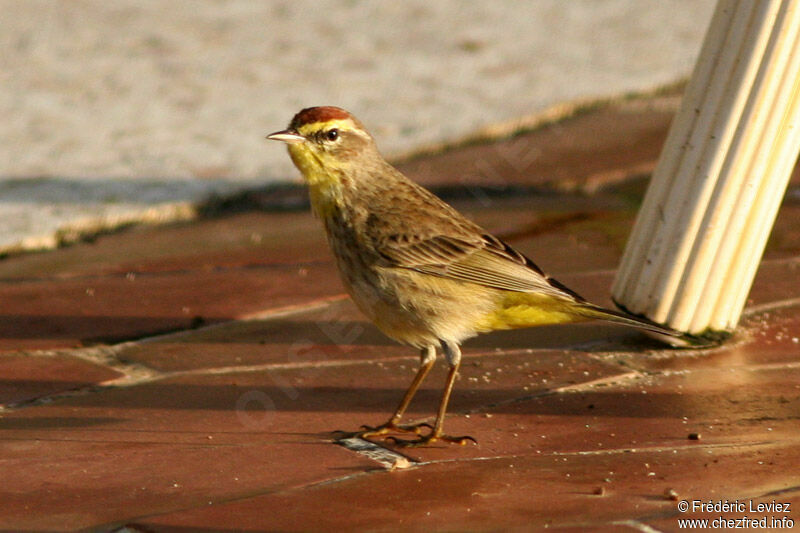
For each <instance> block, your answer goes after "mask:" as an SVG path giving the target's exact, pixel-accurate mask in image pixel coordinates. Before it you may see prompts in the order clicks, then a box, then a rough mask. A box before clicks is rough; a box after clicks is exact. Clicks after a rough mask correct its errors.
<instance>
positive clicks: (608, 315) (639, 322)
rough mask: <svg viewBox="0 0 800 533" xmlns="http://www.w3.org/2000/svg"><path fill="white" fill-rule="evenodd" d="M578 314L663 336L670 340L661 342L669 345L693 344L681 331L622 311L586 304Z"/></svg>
mask: <svg viewBox="0 0 800 533" xmlns="http://www.w3.org/2000/svg"><path fill="white" fill-rule="evenodd" d="M579 313H580V314H581V315H583V316H585V317H586V318H592V319H598V320H606V321H608V322H614V323H617V324H623V325H625V326H632V327H634V328H639V329H643V330H645V331H650V332H652V333H657V334H658V335H665V336H667V337H670V339H663V340H665V341H666V342H669V343H670V344H677V345H688V344H694V343H693V342H692V341H691V339H690V336H689V335H687V334H685V333H683V332H681V331H678V330H676V329H672V328H670V327H669V326H664V325H662V324H659V323H657V322H653V321H652V320H650V319H648V318H645V317H641V316H635V315H631V314H629V313H626V312H624V311H616V310H614V309H606V308H605V307H600V306H599V305H594V304H591V303H588V302H586V303H585V304H584V305H583V306H581V309H580V311H579ZM676 341H677V342H676Z"/></svg>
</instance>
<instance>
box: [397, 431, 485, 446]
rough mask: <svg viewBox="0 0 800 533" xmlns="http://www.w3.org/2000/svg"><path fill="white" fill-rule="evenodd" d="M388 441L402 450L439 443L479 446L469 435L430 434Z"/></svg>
mask: <svg viewBox="0 0 800 533" xmlns="http://www.w3.org/2000/svg"><path fill="white" fill-rule="evenodd" d="M386 440H387V441H391V442H392V444H394V445H395V446H398V447H400V448H417V447H420V446H427V445H428V444H432V443H434V442H437V441H442V442H449V443H452V444H459V445H461V446H464V445H465V444H467V442H470V441H471V442H472V443H473V444H478V441H476V440H475V439H474V438H472V437H470V436H469V435H464V436H461V437H451V436H450V435H434V434H429V435H425V436H422V437H420V438H418V439H398V438H397V437H394V436H391V437H386Z"/></svg>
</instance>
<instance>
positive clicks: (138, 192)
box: [0, 0, 715, 252]
mask: <svg viewBox="0 0 800 533" xmlns="http://www.w3.org/2000/svg"><path fill="white" fill-rule="evenodd" d="M714 3H715V2H714V1H713V0H666V1H665V0H644V1H632V0H604V1H597V0H572V1H570V2H563V1H561V0H542V1H537V2H531V3H524V4H520V3H518V2H514V1H500V2H477V1H475V2H460V1H455V0H446V1H438V2H427V1H423V0H411V1H407V2H354V1H351V0H336V1H332V2H325V3H319V2H314V1H310V0H292V1H275V2H251V1H248V0H231V1H226V2H218V1H192V0H178V1H172V2H161V1H158V0H145V1H142V0H118V1H114V2H106V1H102V0H83V1H74V2H59V1H56V0H26V1H24V2H20V1H17V0H0V47H2V49H3V50H4V53H3V54H0V114H2V116H3V117H4V120H3V122H2V124H0V204H1V205H2V209H1V210H0V252H2V251H8V250H13V249H15V248H20V247H22V248H37V247H52V246H55V245H57V244H58V243H59V242H62V241H69V240H73V239H74V238H75V237H76V235H77V234H80V233H81V232H86V233H92V232H93V231H96V230H99V229H103V228H108V227H115V226H118V225H120V224H124V223H126V222H128V221H132V220H138V219H146V220H149V221H163V220H170V219H176V218H186V217H188V216H191V215H192V213H191V206H192V205H194V204H195V203H196V202H199V201H202V200H203V199H204V198H206V197H207V196H208V195H209V194H212V193H217V194H227V193H230V192H232V191H235V190H240V189H242V188H247V187H253V186H257V185H261V184H264V183H267V182H273V181H276V180H286V179H289V178H291V177H293V176H294V175H295V173H294V170H293V169H292V168H291V167H290V164H289V162H288V158H287V157H286V154H285V152H284V150H281V149H280V148H279V147H278V146H267V145H266V144H265V142H264V140H263V137H264V135H265V134H266V133H269V132H271V131H274V130H275V129H278V128H281V127H283V126H284V125H285V124H286V123H287V122H288V121H289V119H290V118H291V116H292V115H293V114H294V113H295V112H296V111H297V110H299V109H300V108H302V107H306V106H309V105H320V104H333V105H341V106H343V107H346V108H348V109H350V110H351V111H353V112H354V113H355V114H356V115H357V116H359V117H360V118H361V119H362V120H363V121H364V122H365V124H367V125H368V126H369V128H370V129H371V130H372V132H373V133H374V134H375V136H376V137H377V139H378V142H379V145H380V146H381V148H382V149H383V150H384V151H385V152H386V153H387V154H389V155H391V156H397V155H399V154H404V153H408V152H412V151H415V150H418V149H420V148H424V147H427V146H430V145H431V144H437V143H441V142H447V141H456V140H458V139H461V138H464V137H465V136H468V135H471V134H474V133H475V132H476V131H479V130H482V129H484V128H488V127H491V126H495V125H497V124H502V123H517V122H519V121H521V120H523V119H525V118H529V117H531V116H536V115H537V114H540V113H542V112H543V111H544V110H546V109H548V108H551V107H552V106H557V105H560V104H563V103H565V102H573V101H576V100H586V99H593V98H604V97H609V96H617V95H621V94H623V93H627V92H630V91H642V90H649V89H652V88H654V87H657V86H660V85H663V84H667V83H671V82H673V81H675V80H677V79H679V78H681V77H683V76H686V75H687V74H688V73H689V71H690V70H691V67H692V65H693V62H694V59H695V57H696V55H697V53H698V51H699V46H700V42H701V39H702V36H703V33H704V31H705V27H706V25H707V24H708V21H709V20H710V16H711V11H712V8H713V5H714ZM175 203H177V204H178V208H175V206H174V204H175ZM165 204H169V205H165ZM147 209H151V211H149V212H144V211H145V210H147Z"/></svg>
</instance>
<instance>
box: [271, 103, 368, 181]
mask: <svg viewBox="0 0 800 533" xmlns="http://www.w3.org/2000/svg"><path fill="white" fill-rule="evenodd" d="M267 139H271V140H274V141H282V142H285V143H286V144H287V145H288V148H289V154H290V155H291V157H292V161H294V164H295V166H297V168H298V169H300V171H301V172H302V173H303V176H304V177H305V179H306V180H307V181H308V182H309V183H311V184H316V183H322V184H326V182H330V181H331V180H337V179H338V178H337V176H339V175H341V173H342V172H344V173H351V172H353V170H354V169H357V168H362V167H364V166H365V164H368V163H369V162H370V161H372V160H374V158H375V157H376V156H377V157H378V158H380V155H379V154H378V151H377V148H376V147H375V141H373V139H372V136H371V135H370V134H369V133H368V132H367V130H366V129H364V126H363V125H362V124H361V122H359V121H358V119H356V118H355V117H354V116H352V115H351V114H350V113H348V112H347V111H345V110H344V109H341V108H339V107H330V106H326V107H309V108H306V109H303V110H302V111H300V112H299V113H297V114H296V115H295V116H294V118H293V119H292V121H291V122H290V123H289V127H288V128H287V129H285V130H282V131H277V132H275V133H271V134H270V135H267Z"/></svg>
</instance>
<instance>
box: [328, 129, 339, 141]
mask: <svg viewBox="0 0 800 533" xmlns="http://www.w3.org/2000/svg"><path fill="white" fill-rule="evenodd" d="M325 138H326V139H328V140H329V141H331V142H332V141H335V140H336V139H338V138H339V130H337V129H336V128H333V129H332V130H328V131H327V132H325Z"/></svg>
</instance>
